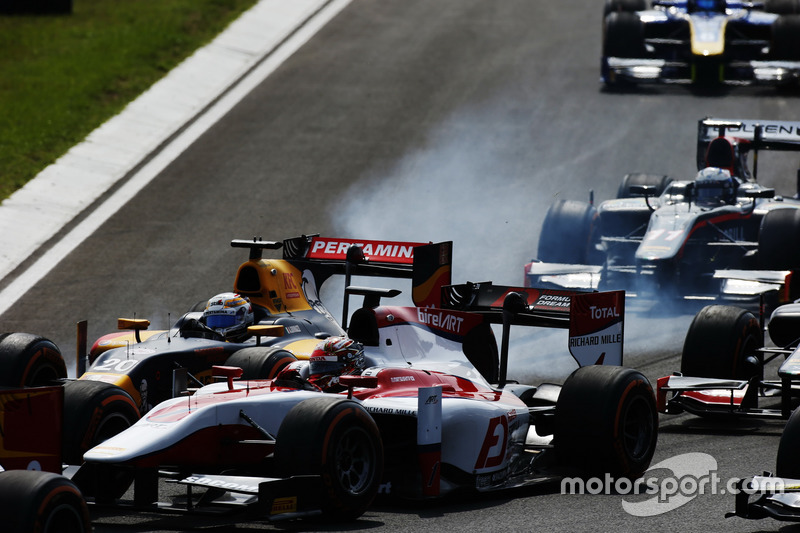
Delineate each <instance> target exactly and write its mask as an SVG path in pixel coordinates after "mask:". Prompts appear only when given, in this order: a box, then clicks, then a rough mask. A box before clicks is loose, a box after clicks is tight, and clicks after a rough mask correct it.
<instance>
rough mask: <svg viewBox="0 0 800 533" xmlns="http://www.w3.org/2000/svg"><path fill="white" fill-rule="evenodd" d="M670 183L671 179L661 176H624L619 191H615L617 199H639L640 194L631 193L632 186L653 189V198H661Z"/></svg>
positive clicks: (637, 174)
mask: <svg viewBox="0 0 800 533" xmlns="http://www.w3.org/2000/svg"><path fill="white" fill-rule="evenodd" d="M670 183H672V178H670V177H669V176H665V175H663V174H639V173H636V174H625V176H624V177H623V178H622V182H621V183H620V184H619V189H617V198H637V197H638V198H641V196H642V195H641V194H634V193H632V192H631V187H633V186H634V185H647V186H650V187H655V189H656V190H655V192H654V196H661V193H662V192H664V190H665V189H666V188H667V186H669V184H670Z"/></svg>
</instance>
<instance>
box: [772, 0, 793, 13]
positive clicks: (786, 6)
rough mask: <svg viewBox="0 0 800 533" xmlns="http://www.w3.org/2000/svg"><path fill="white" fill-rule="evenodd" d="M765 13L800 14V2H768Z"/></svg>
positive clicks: (787, 0)
mask: <svg viewBox="0 0 800 533" xmlns="http://www.w3.org/2000/svg"><path fill="white" fill-rule="evenodd" d="M764 11H766V12H767V13H777V14H778V15H791V14H800V0H766V1H765V2H764Z"/></svg>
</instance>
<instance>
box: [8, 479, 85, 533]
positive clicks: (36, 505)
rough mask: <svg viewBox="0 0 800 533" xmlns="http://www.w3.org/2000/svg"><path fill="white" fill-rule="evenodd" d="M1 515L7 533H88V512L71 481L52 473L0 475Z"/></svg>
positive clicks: (79, 493)
mask: <svg viewBox="0 0 800 533" xmlns="http://www.w3.org/2000/svg"><path fill="white" fill-rule="evenodd" d="M0 515H2V517H3V531H5V532H8V533H88V532H90V531H91V530H92V525H91V522H90V518H89V509H88V508H87V506H86V501H85V500H84V499H83V496H82V495H81V492H80V491H79V490H78V488H77V487H76V486H75V484H73V483H72V482H71V481H70V480H68V479H67V478H65V477H64V476H60V475H58V474H54V473H52V472H41V471H37V470H9V471H7V472H2V473H0Z"/></svg>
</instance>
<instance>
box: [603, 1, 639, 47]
mask: <svg viewBox="0 0 800 533" xmlns="http://www.w3.org/2000/svg"><path fill="white" fill-rule="evenodd" d="M646 56H647V49H646V48H645V44H644V24H642V21H641V19H640V18H639V15H637V14H636V13H632V12H630V11H615V12H612V13H609V14H608V16H606V18H605V26H604V31H603V57H604V58H605V57H624V58H643V57H646Z"/></svg>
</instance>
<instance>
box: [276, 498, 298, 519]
mask: <svg viewBox="0 0 800 533" xmlns="http://www.w3.org/2000/svg"><path fill="white" fill-rule="evenodd" d="M295 512H297V496H289V497H286V498H275V499H274V500H273V501H272V509H270V512H269V514H271V515H276V514H284V513H295Z"/></svg>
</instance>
